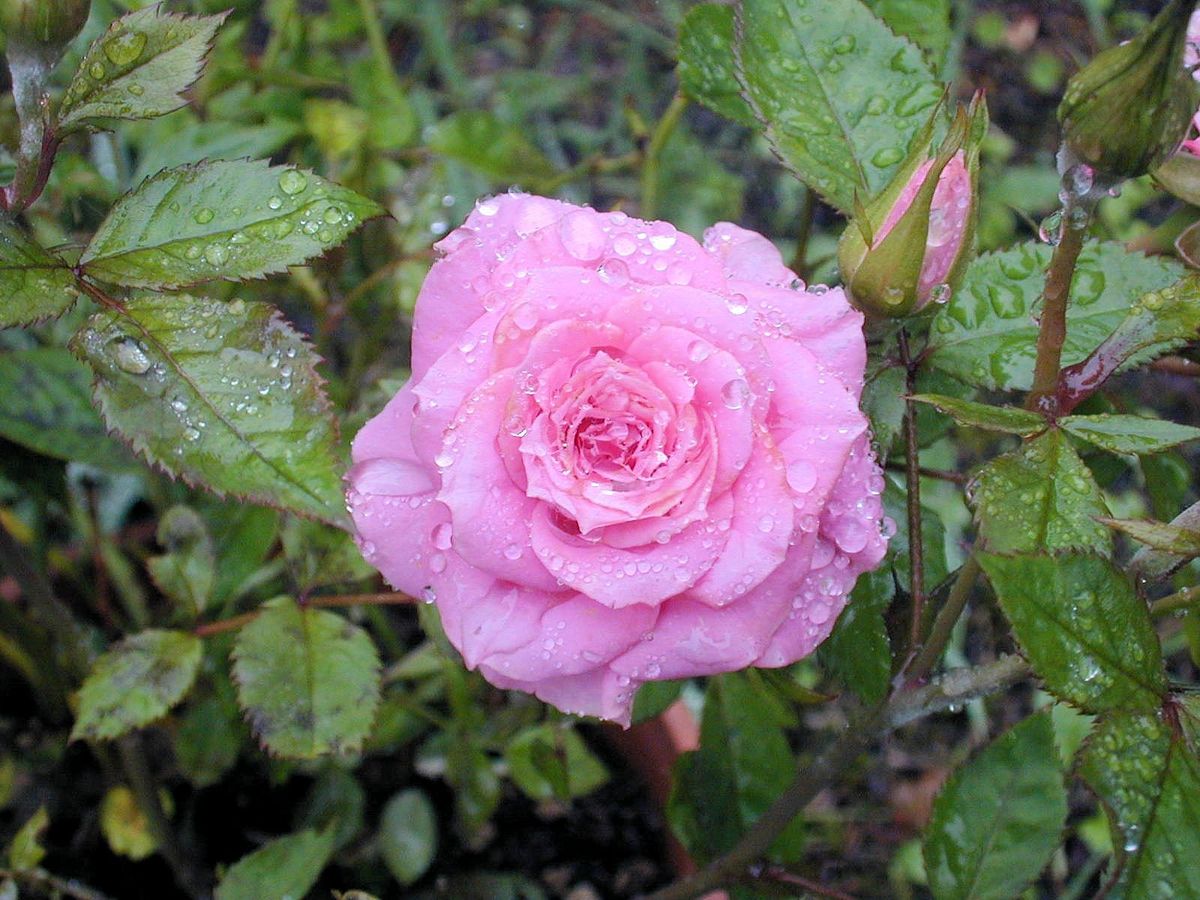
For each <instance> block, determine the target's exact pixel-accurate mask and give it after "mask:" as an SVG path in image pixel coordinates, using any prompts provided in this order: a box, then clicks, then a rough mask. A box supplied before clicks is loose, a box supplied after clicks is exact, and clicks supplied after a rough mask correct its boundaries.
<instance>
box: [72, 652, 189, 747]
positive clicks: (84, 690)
mask: <svg viewBox="0 0 1200 900" xmlns="http://www.w3.org/2000/svg"><path fill="white" fill-rule="evenodd" d="M202 651H203V646H202V644H201V642H200V639H199V638H198V637H196V636H195V635H194V634H190V633H188V632H186V631H164V630H160V629H150V630H148V631H142V632H140V633H138V634H135V635H133V636H131V637H127V638H125V639H124V640H123V641H121V642H120V643H118V644H116V645H115V646H114V647H113V648H112V649H110V650H109V651H108V652H107V653H105V654H104V655H103V656H101V657H100V658H99V659H98V660H96V664H95V665H94V666H93V667H92V671H91V673H90V674H89V675H88V677H87V678H86V679H85V680H84V682H83V686H82V687H81V688H80V689H79V710H78V714H77V716H76V719H75V727H74V728H72V729H71V740H79V739H80V738H85V739H88V740H96V741H103V740H108V739H110V738H115V737H119V736H120V735H122V734H125V733H126V732H127V731H132V730H133V729H134V728H141V727H142V726H143V725H148V724H150V723H151V722H153V721H154V720H155V719H160V718H162V717H163V716H164V715H166V714H167V710H169V709H170V708H171V707H172V706H174V705H175V704H176V703H178V702H179V701H180V700H182V699H183V698H184V695H185V694H187V692H188V690H189V689H190V688H191V686H192V683H193V682H194V681H195V680H196V672H197V671H198V670H199V668H200V658H201V656H202Z"/></svg>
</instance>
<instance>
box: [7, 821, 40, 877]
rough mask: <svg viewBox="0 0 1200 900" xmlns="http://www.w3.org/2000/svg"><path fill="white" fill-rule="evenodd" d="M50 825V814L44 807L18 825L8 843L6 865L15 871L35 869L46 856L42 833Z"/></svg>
mask: <svg viewBox="0 0 1200 900" xmlns="http://www.w3.org/2000/svg"><path fill="white" fill-rule="evenodd" d="M49 826H50V814H49V813H47V812H46V807H44V806H40V807H38V811H37V812H35V813H34V814H33V815H32V816H30V817H29V818H28V819H27V820H26V821H25V824H24V825H22V826H21V827H20V829H19V830H18V831H17V833H16V835H15V836H14V837H13V839H12V843H11V844H9V845H8V867H9V868H10V869H13V870H15V871H17V872H22V871H27V870H29V869H36V868H37V867H38V865H39V864H40V863H41V861H42V860H43V859H44V858H45V856H46V848H45V847H43V846H42V833H43V832H45V830H46V829H47V828H48V827H49Z"/></svg>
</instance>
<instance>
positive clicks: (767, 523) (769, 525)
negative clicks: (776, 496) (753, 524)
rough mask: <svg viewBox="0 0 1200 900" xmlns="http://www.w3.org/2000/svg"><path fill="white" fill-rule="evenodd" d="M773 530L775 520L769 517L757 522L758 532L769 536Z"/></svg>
mask: <svg viewBox="0 0 1200 900" xmlns="http://www.w3.org/2000/svg"><path fill="white" fill-rule="evenodd" d="M774 529H775V520H774V519H773V518H772V517H771V516H763V517H761V518H760V519H759V520H758V530H759V531H761V532H762V533H763V534H770V533H771V532H772V531H773V530H774Z"/></svg>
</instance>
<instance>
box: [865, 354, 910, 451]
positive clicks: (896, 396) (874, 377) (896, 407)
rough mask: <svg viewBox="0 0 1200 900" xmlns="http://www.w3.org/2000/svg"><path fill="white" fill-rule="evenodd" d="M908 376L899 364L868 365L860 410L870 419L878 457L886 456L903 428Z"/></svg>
mask: <svg viewBox="0 0 1200 900" xmlns="http://www.w3.org/2000/svg"><path fill="white" fill-rule="evenodd" d="M906 383H907V379H906V378H905V374H904V369H902V368H901V367H900V366H883V367H881V368H879V369H877V370H876V371H874V372H872V371H871V370H870V368H869V367H868V370H867V379H866V383H865V384H864V385H863V392H862V409H863V412H864V413H865V414H866V416H867V418H868V419H870V421H871V436H872V438H873V439H874V442H875V446H876V447H877V448H878V450H879V458H880V459H881V460H883V459H887V458H888V456H890V455H891V452H892V446H893V445H894V444H895V443H896V439H897V438H899V436H900V434H901V433H902V431H903V428H904V395H905V393H906V392H907V391H906V387H905V386H906Z"/></svg>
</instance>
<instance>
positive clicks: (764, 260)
mask: <svg viewBox="0 0 1200 900" xmlns="http://www.w3.org/2000/svg"><path fill="white" fill-rule="evenodd" d="M704 249H705V250H707V251H708V252H709V253H711V254H713V255H714V256H716V257H717V258H718V259H719V260H721V263H722V265H723V266H724V267H725V274H726V275H728V276H729V277H730V278H731V279H733V280H736V281H750V282H753V283H755V284H769V285H789V284H791V283H792V282H793V281H798V280H799V279H797V278H796V273H794V272H793V271H792V270H791V269H789V268H788V267H787V266H785V265H784V264H783V257H782V256H780V255H779V249H778V248H777V247H776V246H775V245H774V244H772V243H771V242H770V241H769V240H767V239H766V238H765V237H763V236H762V235H761V234H759V233H758V232H756V231H748V230H746V229H745V228H740V227H738V226H737V225H734V224H733V223H732V222H718V223H717V224H716V225H714V226H713V227H712V228H709V229H708V230H707V231H705V232H704Z"/></svg>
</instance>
